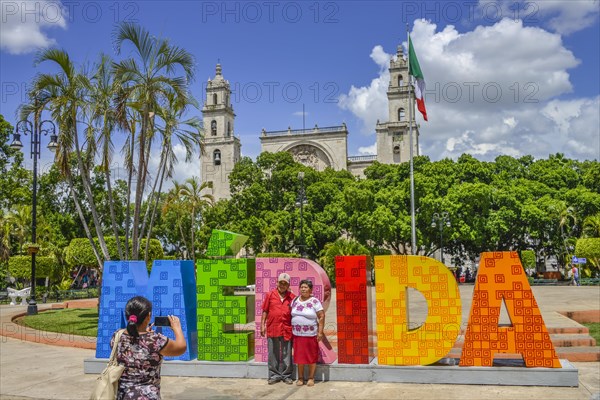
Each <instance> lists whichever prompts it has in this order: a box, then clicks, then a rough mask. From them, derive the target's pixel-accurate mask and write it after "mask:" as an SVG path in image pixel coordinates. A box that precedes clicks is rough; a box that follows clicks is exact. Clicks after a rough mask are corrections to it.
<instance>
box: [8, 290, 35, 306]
mask: <svg viewBox="0 0 600 400" xmlns="http://www.w3.org/2000/svg"><path fill="white" fill-rule="evenodd" d="M6 291H7V292H8V297H10V305H11V306H16V305H17V303H16V300H17V298H19V297H20V298H21V304H20V305H22V306H26V305H27V297H29V296H31V288H25V289H21V290H17V289H13V288H6Z"/></svg>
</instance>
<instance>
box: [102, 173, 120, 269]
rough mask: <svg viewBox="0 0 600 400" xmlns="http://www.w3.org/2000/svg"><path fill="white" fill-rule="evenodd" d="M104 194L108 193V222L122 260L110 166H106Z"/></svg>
mask: <svg viewBox="0 0 600 400" xmlns="http://www.w3.org/2000/svg"><path fill="white" fill-rule="evenodd" d="M105 175H106V194H107V195H108V206H109V209H110V222H111V224H112V228H113V232H114V234H115V241H116V243H117V254H118V255H119V260H123V249H122V248H121V239H120V238H119V228H118V227H117V218H116V216H115V206H114V203H115V200H114V198H113V195H112V184H111V183H110V166H108V165H107V166H106V171H105Z"/></svg>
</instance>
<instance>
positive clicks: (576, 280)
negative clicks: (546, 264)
mask: <svg viewBox="0 0 600 400" xmlns="http://www.w3.org/2000/svg"><path fill="white" fill-rule="evenodd" d="M571 271H572V272H573V284H574V285H576V286H579V268H577V267H576V266H575V264H573V269H572V270H571Z"/></svg>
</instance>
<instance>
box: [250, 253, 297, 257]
mask: <svg viewBox="0 0 600 400" xmlns="http://www.w3.org/2000/svg"><path fill="white" fill-rule="evenodd" d="M256 257H257V258H300V254H297V253H258V254H257V255H256Z"/></svg>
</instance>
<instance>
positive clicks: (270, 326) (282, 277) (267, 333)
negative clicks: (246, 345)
mask: <svg viewBox="0 0 600 400" xmlns="http://www.w3.org/2000/svg"><path fill="white" fill-rule="evenodd" d="M295 297H296V295H295V294H293V293H292V292H291V291H290V276H289V275H288V274H286V273H285V272H284V273H281V274H279V278H278V279H277V288H276V289H273V290H271V291H270V292H269V293H268V294H267V295H266V297H265V300H264V301H263V304H262V311H263V312H262V318H261V322H260V334H261V336H263V337H266V338H267V343H268V348H269V362H268V364H269V377H268V381H267V382H268V384H269V385H272V384H274V383H277V382H280V381H283V382H285V383H286V384H288V385H291V384H292V383H294V381H293V380H292V371H293V367H294V366H293V364H292V314H291V304H292V301H293V300H294V298H295Z"/></svg>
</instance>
